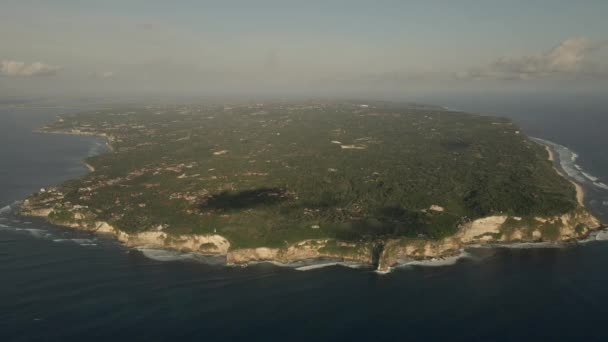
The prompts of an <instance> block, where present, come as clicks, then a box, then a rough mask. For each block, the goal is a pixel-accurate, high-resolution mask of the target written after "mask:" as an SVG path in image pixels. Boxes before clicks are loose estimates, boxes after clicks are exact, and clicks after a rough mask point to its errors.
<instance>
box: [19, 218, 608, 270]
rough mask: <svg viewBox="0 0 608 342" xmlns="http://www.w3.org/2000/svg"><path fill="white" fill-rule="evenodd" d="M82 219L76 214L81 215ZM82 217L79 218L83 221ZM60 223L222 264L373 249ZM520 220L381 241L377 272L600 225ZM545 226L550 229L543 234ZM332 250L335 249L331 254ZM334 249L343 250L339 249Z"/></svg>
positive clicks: (368, 257)
mask: <svg viewBox="0 0 608 342" xmlns="http://www.w3.org/2000/svg"><path fill="white" fill-rule="evenodd" d="M23 209H24V210H22V214H23V215H29V216H40V217H48V215H49V214H50V213H51V212H52V208H45V207H31V206H29V207H25V208H23ZM81 216H82V215H81ZM85 216H86V215H84V216H82V217H83V218H84V217H85ZM74 218H75V221H74V222H67V223H62V225H64V226H67V227H73V228H78V229H86V230H90V231H95V232H98V233H103V234H111V235H113V236H115V237H116V238H117V239H118V240H119V241H121V242H122V243H124V244H125V245H127V246H130V247H142V246H146V247H155V248H167V249H175V250H187V251H192V252H198V253H202V254H214V255H225V256H226V260H227V262H228V263H232V264H242V263H248V262H252V261H277V262H282V263H287V262H293V261H298V260H304V259H315V258H320V257H328V258H335V259H341V260H344V261H356V262H361V263H366V264H372V263H373V258H374V257H373V255H372V254H373V253H372V249H373V247H371V245H370V246H366V245H361V246H359V247H357V245H356V244H352V243H351V244H348V243H344V242H335V241H334V245H333V247H334V248H333V249H332V248H326V247H327V246H328V242H329V241H331V240H329V239H317V240H305V241H300V242H297V243H294V244H291V245H288V246H285V247H282V248H268V247H258V248H240V249H231V245H230V242H229V241H228V240H227V239H226V238H225V237H223V236H221V235H218V234H209V235H193V234H182V235H171V234H168V233H166V232H163V231H145V232H139V233H126V232H123V231H120V230H118V229H116V228H115V227H113V226H112V225H110V224H109V223H107V222H104V221H97V222H94V223H88V224H85V223H84V222H85V220H77V219H76V218H77V216H74ZM510 219H512V221H511V222H516V224H515V226H512V227H510V228H505V225H506V222H507V220H510ZM523 222H524V221H523V220H522V218H520V217H508V216H506V215H498V216H489V217H484V218H480V219H477V220H474V221H472V222H468V223H466V224H464V225H462V226H461V227H460V228H459V230H458V232H457V233H456V234H455V235H453V236H450V237H447V238H444V239H441V240H425V239H408V238H402V239H393V240H388V241H385V244H384V249H383V250H382V252H381V254H380V255H379V260H378V262H379V265H378V269H379V270H380V271H387V270H389V269H390V267H391V266H393V265H395V264H396V263H397V262H398V261H399V260H404V259H431V258H438V257H447V256H452V255H455V254H458V253H459V252H460V251H461V249H462V248H463V247H465V246H466V245H468V244H479V243H499V242H500V243H508V242H515V241H529V242H534V241H568V240H573V239H577V238H582V237H585V236H587V234H588V233H589V232H590V230H592V229H596V228H599V227H600V226H601V223H600V221H599V220H598V219H597V218H595V217H594V216H592V215H591V214H590V213H589V212H588V211H587V210H585V209H584V208H582V207H580V208H578V209H577V210H574V211H573V212H570V213H567V214H564V215H558V216H553V217H537V218H535V219H532V221H531V222H530V221H528V223H527V225H526V224H525V223H523ZM547 227H549V228H550V229H548V228H547ZM336 247H338V248H337V249H336ZM340 247H344V248H346V249H345V250H346V251H347V252H344V251H345V250H340V249H339V248H340Z"/></svg>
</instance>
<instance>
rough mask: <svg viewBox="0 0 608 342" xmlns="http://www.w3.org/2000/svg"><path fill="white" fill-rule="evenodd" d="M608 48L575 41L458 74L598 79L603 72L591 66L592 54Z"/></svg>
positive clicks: (599, 68)
mask: <svg viewBox="0 0 608 342" xmlns="http://www.w3.org/2000/svg"><path fill="white" fill-rule="evenodd" d="M603 46H605V43H593V42H591V41H590V40H589V39H587V38H582V37H581V38H572V39H567V40H565V41H563V42H561V43H560V44H559V45H557V46H556V47H554V48H552V49H551V50H548V51H545V52H543V53H540V54H536V55H528V56H522V57H501V58H499V59H497V60H495V61H494V62H492V63H490V64H489V65H487V66H485V67H482V68H474V69H471V70H469V71H467V72H465V73H459V74H457V78H459V79H498V80H529V79H539V78H546V77H552V76H560V75H562V76H563V75H570V76H582V75H586V76H590V75H594V74H595V75H596V76H597V75H598V70H601V69H602V68H601V67H600V66H598V65H594V64H592V63H591V62H589V60H588V57H589V55H590V54H591V53H592V52H595V51H597V50H599V49H600V48H601V47H603Z"/></svg>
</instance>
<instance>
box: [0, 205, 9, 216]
mask: <svg viewBox="0 0 608 342" xmlns="http://www.w3.org/2000/svg"><path fill="white" fill-rule="evenodd" d="M11 210H12V208H11V206H10V205H7V206H5V207H2V208H0V215H3V214H8V213H10V212H11Z"/></svg>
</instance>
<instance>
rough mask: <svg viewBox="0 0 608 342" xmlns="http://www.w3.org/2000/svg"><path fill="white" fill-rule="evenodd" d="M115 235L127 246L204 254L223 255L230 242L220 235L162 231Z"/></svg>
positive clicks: (118, 233)
mask: <svg viewBox="0 0 608 342" xmlns="http://www.w3.org/2000/svg"><path fill="white" fill-rule="evenodd" d="M116 237H117V238H118V240H119V241H120V242H122V243H124V244H125V245H127V246H131V247H137V246H146V247H157V248H171V249H177V250H188V251H193V252H201V253H205V254H207V253H208V254H220V255H225V254H227V253H228V250H229V249H230V242H228V240H226V238H224V237H223V236H221V235H217V234H214V235H177V236H173V235H171V236H170V235H168V234H167V233H164V232H140V233H135V234H128V233H124V232H117V233H116Z"/></svg>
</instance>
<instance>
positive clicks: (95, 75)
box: [89, 71, 116, 79]
mask: <svg viewBox="0 0 608 342" xmlns="http://www.w3.org/2000/svg"><path fill="white" fill-rule="evenodd" d="M89 76H90V77H92V78H101V79H107V78H113V77H114V76H116V74H115V73H114V71H101V72H92V73H90V74H89Z"/></svg>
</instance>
